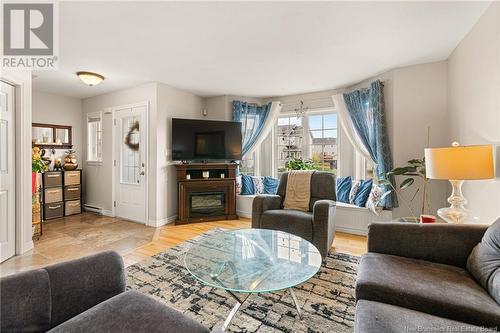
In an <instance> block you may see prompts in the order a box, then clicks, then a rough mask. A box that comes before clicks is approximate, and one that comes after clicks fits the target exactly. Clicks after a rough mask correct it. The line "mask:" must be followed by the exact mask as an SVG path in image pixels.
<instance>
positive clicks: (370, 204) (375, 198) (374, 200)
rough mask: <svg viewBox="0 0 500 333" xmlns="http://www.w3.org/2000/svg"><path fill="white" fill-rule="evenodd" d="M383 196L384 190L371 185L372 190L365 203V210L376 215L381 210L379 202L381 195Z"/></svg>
mask: <svg viewBox="0 0 500 333" xmlns="http://www.w3.org/2000/svg"><path fill="white" fill-rule="evenodd" d="M383 194H384V189H383V188H382V187H380V186H378V185H377V184H373V185H372V190H371V192H370V195H369V196H368V200H367V201H366V208H368V209H369V210H371V211H372V212H373V214H376V215H378V214H379V213H380V211H381V210H382V207H380V201H381V199H382V195H383Z"/></svg>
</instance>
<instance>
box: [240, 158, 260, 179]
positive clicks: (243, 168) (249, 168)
mask: <svg viewBox="0 0 500 333" xmlns="http://www.w3.org/2000/svg"><path fill="white" fill-rule="evenodd" d="M255 157H256V153H255V152H253V153H250V154H245V156H243V158H242V160H241V165H240V173H242V174H244V175H247V176H255V175H256V174H255V173H256V172H255V171H256V168H255V166H256V158H255Z"/></svg>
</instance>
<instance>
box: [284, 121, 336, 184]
mask: <svg viewBox="0 0 500 333" xmlns="http://www.w3.org/2000/svg"><path fill="white" fill-rule="evenodd" d="M337 132H338V126H337V114H336V113H334V112H333V111H332V112H321V113H318V112H314V111H310V112H307V113H306V115H305V116H304V117H296V116H295V115H289V116H282V117H279V118H278V121H277V124H276V127H275V133H276V134H275V135H276V144H275V148H276V154H275V159H276V161H277V169H278V170H277V171H278V176H280V175H281V174H282V173H283V172H285V171H286V163H287V161H289V160H292V159H295V158H299V159H306V160H312V161H313V168H314V169H316V170H322V171H328V172H334V173H336V172H337V166H338V153H337V152H338V142H337V140H338V135H337V134H338V133H337Z"/></svg>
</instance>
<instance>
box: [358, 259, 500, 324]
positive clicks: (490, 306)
mask: <svg viewBox="0 0 500 333" xmlns="http://www.w3.org/2000/svg"><path fill="white" fill-rule="evenodd" d="M356 298H357V299H364V300H371V301H377V302H382V303H388V304H393V305H398V306H402V307H405V308H409V309H413V310H416V311H421V312H426V313H430V314H433V315H436V316H439V317H445V318H448V319H452V320H459V321H463V322H467V323H471V324H474V325H479V326H500V306H499V305H498V304H497V303H496V302H495V301H494V300H493V299H492V298H491V297H490V296H489V295H488V293H487V292H486V291H485V290H484V289H483V288H481V286H480V285H479V284H477V283H476V281H474V279H473V278H472V277H471V276H470V275H469V273H468V272H467V271H466V270H465V269H462V268H459V267H455V266H448V265H443V264H437V263H433V262H430V261H423V260H417V259H411V258H405V257H399V256H393V255H386V254H379V253H371V252H370V253H367V254H365V255H364V256H363V257H362V259H361V262H360V265H359V269H358V278H357V281H356Z"/></svg>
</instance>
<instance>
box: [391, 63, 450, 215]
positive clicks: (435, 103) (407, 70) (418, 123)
mask: <svg viewBox="0 0 500 333" xmlns="http://www.w3.org/2000/svg"><path fill="white" fill-rule="evenodd" d="M392 102H393V106H392V108H393V111H392V126H391V127H392V129H391V130H392V138H393V146H392V147H393V156H394V165H395V166H403V165H406V162H407V161H408V160H410V159H413V158H423V156H424V148H426V147H428V146H427V128H430V131H431V132H430V134H431V135H430V146H431V147H442V146H447V145H449V144H450V140H449V122H448V118H447V109H446V62H444V61H441V62H436V63H430V64H423V65H416V66H410V67H404V68H398V69H396V70H394V73H393V101H392ZM398 178H399V179H398V181H402V180H403V179H404V178H403V177H398ZM418 184H420V182H418ZM412 187H413V188H412V189H411V190H409V189H408V191H406V190H405V191H402V192H401V196H402V197H404V198H406V200H407V201H408V200H409V199H410V198H411V196H413V193H414V192H413V191H414V190H415V189H416V188H417V187H416V186H415V185H413V186H412ZM446 191H447V183H446V182H445V181H440V180H431V181H430V183H429V195H430V196H429V201H430V209H431V211H430V212H431V213H432V214H436V211H437V209H439V208H441V207H444V206H445V205H446V197H447V195H446V193H447V192H446ZM420 193H422V192H420ZM421 202H422V201H421V195H418V196H417V197H416V199H415V200H414V205H413V206H414V211H415V214H417V215H418V214H420V212H421ZM408 214H409V211H408V210H407V209H406V208H405V206H404V205H402V204H401V203H400V207H399V208H397V209H395V210H394V216H407V215H408Z"/></svg>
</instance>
